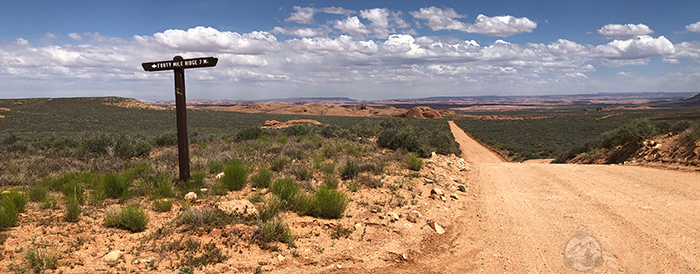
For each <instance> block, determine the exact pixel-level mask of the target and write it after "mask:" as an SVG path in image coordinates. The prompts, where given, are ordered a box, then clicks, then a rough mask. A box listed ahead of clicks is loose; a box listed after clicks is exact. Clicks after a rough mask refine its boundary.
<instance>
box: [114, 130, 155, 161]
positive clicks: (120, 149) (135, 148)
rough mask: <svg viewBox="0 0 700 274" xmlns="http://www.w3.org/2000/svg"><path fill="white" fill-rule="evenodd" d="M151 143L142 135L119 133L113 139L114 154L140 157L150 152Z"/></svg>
mask: <svg viewBox="0 0 700 274" xmlns="http://www.w3.org/2000/svg"><path fill="white" fill-rule="evenodd" d="M151 149H152V147H151V143H150V142H149V141H148V140H146V138H144V137H142V136H130V135H119V136H118V137H117V138H115V140H114V156H116V157H122V158H131V157H141V156H146V155H148V154H149V153H151Z"/></svg>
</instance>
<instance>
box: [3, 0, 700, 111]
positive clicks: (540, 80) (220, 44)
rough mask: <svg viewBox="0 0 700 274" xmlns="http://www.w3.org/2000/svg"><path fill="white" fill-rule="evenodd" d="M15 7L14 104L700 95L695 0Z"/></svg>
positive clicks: (10, 10) (9, 80)
mask: <svg viewBox="0 0 700 274" xmlns="http://www.w3.org/2000/svg"><path fill="white" fill-rule="evenodd" d="M0 2H1V5H0V6H1V8H0V83H2V84H0V98H24V97H67V96H68V97H71V96H124V97H133V98H138V99H173V97H174V94H173V93H174V92H173V75H172V72H169V71H164V72H145V71H143V69H142V68H141V65H140V64H141V63H142V62H149V61H160V60H169V59H172V58H173V57H174V56H175V55H181V56H183V57H184V58H195V57H205V56H214V57H218V58H219V64H218V65H217V66H216V67H215V68H197V69H188V70H186V72H185V74H186V83H187V97H188V99H232V100H238V99H269V98H289V97H312V96H313V97H316V96H343V97H350V98H354V99H387V98H416V97H428V96H471V95H542V94H581V93H597V92H656V91H667V92H698V91H700V63H699V62H700V12H699V11H700V1H695V0H692V1H638V0H634V1H614V0H604V1H597V0H590V1H561V0H540V1H537V0H534V1H485V0H484V1H441V0H434V1H405V0H403V1H364V0H355V1H317V2H307V1H287V0H261V1H224V0H202V1H178V0H172V1H156V0H144V1H113V0H110V1H101V0H92V1H35V0H23V1H9V0H0Z"/></svg>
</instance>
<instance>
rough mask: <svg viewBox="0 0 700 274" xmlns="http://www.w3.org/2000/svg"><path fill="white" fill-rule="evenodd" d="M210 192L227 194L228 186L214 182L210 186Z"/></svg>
mask: <svg viewBox="0 0 700 274" xmlns="http://www.w3.org/2000/svg"><path fill="white" fill-rule="evenodd" d="M211 194H213V195H217V196H223V195H226V194H228V188H227V187H226V186H225V185H223V184H222V183H216V184H213V185H212V186H211Z"/></svg>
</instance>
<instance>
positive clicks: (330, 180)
mask: <svg viewBox="0 0 700 274" xmlns="http://www.w3.org/2000/svg"><path fill="white" fill-rule="evenodd" d="M339 183H340V180H338V176H336V175H335V173H332V172H328V173H324V174H323V185H324V186H327V187H330V188H338V184H339Z"/></svg>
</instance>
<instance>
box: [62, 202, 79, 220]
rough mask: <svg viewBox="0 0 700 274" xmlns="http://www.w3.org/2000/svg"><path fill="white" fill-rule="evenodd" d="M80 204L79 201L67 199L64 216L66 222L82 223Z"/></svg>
mask: <svg viewBox="0 0 700 274" xmlns="http://www.w3.org/2000/svg"><path fill="white" fill-rule="evenodd" d="M80 213H81V210H80V203H78V200H77V199H76V198H75V197H73V196H71V197H68V198H67V199H66V214H65V215H64V216H65V218H66V221H68V222H73V223H75V222H78V221H80Z"/></svg>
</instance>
